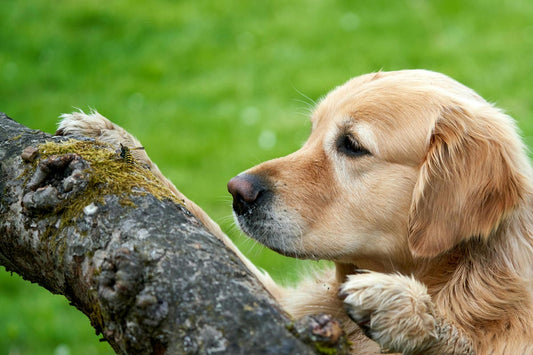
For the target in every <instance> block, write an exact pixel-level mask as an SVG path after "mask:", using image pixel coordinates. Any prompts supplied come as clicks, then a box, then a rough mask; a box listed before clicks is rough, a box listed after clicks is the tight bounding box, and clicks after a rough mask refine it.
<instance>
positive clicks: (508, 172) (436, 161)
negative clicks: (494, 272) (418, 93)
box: [408, 106, 527, 257]
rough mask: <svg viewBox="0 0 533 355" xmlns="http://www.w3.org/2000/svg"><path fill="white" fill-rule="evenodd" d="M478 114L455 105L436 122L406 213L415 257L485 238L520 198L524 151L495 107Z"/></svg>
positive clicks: (433, 254)
mask: <svg viewBox="0 0 533 355" xmlns="http://www.w3.org/2000/svg"><path fill="white" fill-rule="evenodd" d="M481 115H485V116H484V117H479V114H478V115H477V116H475V115H473V114H471V113H470V112H466V111H465V110H464V109H462V108H461V107H458V106H456V107H452V108H446V109H443V111H442V113H441V116H440V117H439V119H438V120H437V122H436V124H435V127H434V130H433V132H432V135H431V139H430V143H429V150H428V153H427V156H426V158H425V160H424V162H423V164H422V166H421V169H420V176H419V178H418V181H417V183H416V186H415V189H414V193H413V200H412V204H411V209H410V213H409V239H408V242H409V248H410V250H411V252H412V254H413V255H414V256H420V257H433V256H436V255H438V254H440V253H442V252H445V251H447V250H449V249H450V248H452V247H453V246H455V245H456V244H458V243H459V242H461V241H462V240H465V239H468V238H470V237H481V238H488V237H489V235H490V234H491V232H493V231H494V230H495V229H496V228H497V227H498V225H499V223H500V222H501V221H502V218H504V217H505V216H506V214H508V213H509V212H510V211H511V210H512V209H513V208H514V207H515V206H516V205H517V204H518V203H519V202H520V200H521V198H522V196H523V194H524V190H525V186H526V184H527V182H526V180H525V178H524V176H522V175H521V174H520V170H519V165H520V164H521V163H524V162H523V156H524V153H523V147H522V143H521V140H520V138H519V136H518V134H516V129H515V128H514V123H513V122H512V119H511V118H510V117H508V116H506V115H504V114H503V113H501V112H499V111H497V110H496V109H494V108H490V110H486V112H485V113H484V114H483V113H482V114H481ZM525 164H527V163H525Z"/></svg>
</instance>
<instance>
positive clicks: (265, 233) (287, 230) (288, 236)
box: [234, 213, 316, 259]
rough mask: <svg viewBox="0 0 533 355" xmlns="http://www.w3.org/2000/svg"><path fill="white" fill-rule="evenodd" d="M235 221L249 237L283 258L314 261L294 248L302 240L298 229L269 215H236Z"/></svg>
mask: <svg viewBox="0 0 533 355" xmlns="http://www.w3.org/2000/svg"><path fill="white" fill-rule="evenodd" d="M234 216H235V220H236V221H237V224H238V225H239V227H240V229H241V230H242V231H243V232H244V233H245V234H246V235H248V236H249V237H251V238H252V239H254V240H256V241H257V242H259V243H261V244H262V245H264V246H266V247H267V248H269V249H271V250H273V251H275V252H276V253H279V254H281V255H284V256H288V257H291V258H297V259H316V257H314V256H313V255H307V254H306V253H303V252H302V251H301V250H298V248H297V247H296V246H297V245H298V244H299V243H300V238H302V235H301V232H300V229H299V228H298V226H296V225H294V224H289V223H284V222H283V221H282V220H280V219H274V218H272V217H271V216H270V215H267V214H263V215H262V216H254V215H250V216H248V215H237V214H236V213H234Z"/></svg>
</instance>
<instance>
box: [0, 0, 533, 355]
mask: <svg viewBox="0 0 533 355" xmlns="http://www.w3.org/2000/svg"><path fill="white" fill-rule="evenodd" d="M0 13H1V14H2V16H1V20H0V111H4V112H6V113H7V114H8V115H9V116H11V117H13V118H14V119H16V120H17V121H19V122H21V123H23V124H26V125H27V126H29V127H31V128H36V129H41V130H43V131H47V132H53V131H54V130H55V127H56V123H57V120H58V115H59V114H60V113H64V112H70V111H72V110H74V109H76V108H80V109H83V110H89V109H90V108H95V109H97V110H98V111H99V112H100V113H102V114H104V115H105V116H107V117H109V118H111V119H112V120H113V121H115V122H116V123H118V124H120V125H122V126H123V127H125V128H126V129H128V130H129V131H130V132H132V133H134V134H135V135H136V136H137V137H138V138H139V139H140V140H141V142H143V144H144V146H145V147H146V150H147V151H148V153H149V155H150V156H151V158H152V159H153V160H154V161H155V162H156V163H157V164H158V165H159V166H160V168H161V170H162V171H163V173H164V174H166V175H167V176H168V177H169V178H170V179H171V180H172V181H173V182H174V183H175V184H176V185H177V186H178V187H179V188H180V189H181V190H182V191H183V192H184V193H185V194H186V195H187V196H188V197H190V198H191V199H192V200H194V201H196V202H197V203H198V204H199V205H200V206H202V207H203V208H204V209H205V210H206V211H207V212H208V213H209V214H210V215H211V216H212V217H213V218H214V219H215V220H216V221H218V222H219V223H220V224H221V225H222V226H223V228H224V229H225V230H226V231H227V232H228V233H229V234H230V235H231V237H232V238H233V239H234V240H236V242H237V243H238V245H239V246H240V248H241V249H242V250H243V251H244V252H245V253H246V254H247V255H248V256H249V257H250V258H251V259H252V260H253V261H254V262H256V263H257V264H259V265H260V266H261V267H263V268H265V269H267V270H268V271H269V272H270V273H271V274H272V275H273V276H274V277H275V278H276V279H277V280H280V281H284V282H290V281H291V280H295V279H296V278H297V277H298V275H300V274H301V273H302V272H303V271H302V269H306V268H308V267H315V264H316V263H309V262H307V263H306V262H299V261H294V260H291V259H287V258H283V257H281V256H277V255H275V254H274V253H272V252H269V251H267V250H265V249H264V248H262V247H260V246H258V245H257V244H255V243H254V242H251V241H250V240H248V239H246V238H244V237H242V236H241V235H240V234H239V232H238V231H237V229H236V228H235V227H234V225H233V222H232V218H231V209H230V204H231V200H230V198H229V195H228V193H227V192H226V182H227V181H228V180H229V179H230V178H231V177H232V176H234V175H236V174H237V173H238V172H240V171H242V170H245V169H246V168H248V167H250V166H252V165H255V164H257V163H259V162H261V161H263V160H266V159H270V158H273V157H277V156H281V155H285V154H287V153H289V152H291V151H293V150H295V149H297V148H298V147H300V146H301V144H302V143H303V141H304V140H305V138H306V136H307V134H308V132H309V129H310V124H309V122H308V118H307V116H308V112H309V110H310V107H312V105H313V101H316V100H319V99H320V97H321V96H323V95H324V94H326V93H327V92H328V91H329V90H330V89H332V88H333V87H335V86H337V85H340V84H342V83H343V82H344V81H346V80H348V79H349V78H350V77H352V76H356V75H359V74H362V73H367V72H372V71H377V70H380V69H382V70H396V69H404V68H426V69H431V70H436V71H441V72H444V73H446V74H448V75H450V76H452V77H454V78H456V79H458V80H459V81H461V82H463V83H465V84H466V85H468V86H470V87H472V88H474V89H475V90H477V91H478V92H479V93H480V94H481V95H482V96H484V97H485V98H486V99H488V100H489V101H492V102H495V103H497V104H498V105H499V106H501V107H503V108H505V109H506V110H507V112H508V113H509V114H511V115H512V116H513V117H515V118H516V119H517V120H518V124H519V126H520V127H521V129H522V131H523V136H524V138H525V140H526V142H527V144H528V145H529V146H532V145H533V120H532V114H533V107H532V103H533V100H532V95H533V81H532V80H531V73H532V64H533V2H531V1H528V0H523V1H520V0H517V1H502V0H498V1H496V0H484V1H481V0H479V1H467V0H446V1H422V0H412V1H403V0H399V1H390V0H374V1H302V0H291V1H287V0H271V1H236V0H217V1H205V0H195V1H170V0H168V1H163V0H157V1H133V0H132V1H124V0H106V1H96V0H88V1H80V0H63V1H48V0H31V1H20V0H2V1H0ZM0 238H1V236H0ZM104 353H111V348H110V347H109V345H108V344H106V343H100V342H99V341H98V337H97V336H96V335H95V334H94V331H93V330H92V328H91V327H90V325H89V321H88V319H87V318H86V317H85V316H84V315H82V314H81V313H79V312H78V311H77V310H75V309H74V308H73V307H70V306H68V304H67V301H65V300H64V299H63V298H62V297H59V296H53V295H51V294H49V293H48V292H47V291H46V290H44V289H41V288H40V287H38V286H36V285H32V284H30V283H28V282H25V281H23V280H21V279H20V278H19V277H18V276H16V275H10V274H9V273H7V272H5V270H4V269H3V268H0V354H61V355H64V354H104Z"/></svg>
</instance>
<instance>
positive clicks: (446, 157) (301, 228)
mask: <svg viewBox="0 0 533 355" xmlns="http://www.w3.org/2000/svg"><path fill="white" fill-rule="evenodd" d="M311 121H312V132H311V135H310V137H309V139H308V141H307V142H306V143H305V144H304V146H303V147H302V148H301V149H300V150H298V151H296V152H295V153H292V154H290V155H288V156H286V157H283V158H279V159H274V160H271V161H267V162H265V163H262V164H260V165H258V166H256V167H254V168H251V169H250V170H247V171H246V172H244V173H242V174H240V175H238V176H236V177H235V178H233V179H232V180H231V181H230V182H229V184H228V189H229V191H230V193H231V194H232V195H233V199H234V200H233V201H234V202H233V208H234V212H235V215H236V218H237V221H238V223H239V225H240V226H241V228H242V229H243V231H244V232H246V233H247V234H248V235H250V236H251V237H253V238H254V239H256V240H258V241H259V242H261V243H262V244H264V245H266V246H268V247H269V248H271V249H273V250H276V251H278V252H280V253H282V254H285V255H290V256H295V257H302V258H320V259H329V260H334V261H340V262H354V260H355V261H356V260H358V259H359V258H374V259H376V260H388V262H390V263H395V262H401V260H406V258H411V257H412V256H424V257H432V256H436V255H438V254H440V253H443V252H445V251H447V250H449V249H450V248H452V247H453V246H455V245H457V244H458V243H460V242H461V241H463V240H467V239H469V238H481V239H483V238H489V237H490V234H491V233H492V232H493V231H494V230H495V229H496V228H497V227H498V225H499V224H500V223H501V221H502V220H503V219H504V218H505V217H506V216H507V215H508V213H509V212H510V211H512V210H513V209H514V208H515V207H516V206H517V204H519V202H520V201H521V199H522V197H523V195H524V194H525V191H526V189H527V188H528V187H527V183H528V182H527V177H526V176H524V175H526V174H528V170H524V169H526V168H524V167H528V166H529V162H528V159H527V156H526V154H525V153H524V147H523V144H522V143H521V140H520V137H519V136H518V134H517V133H516V128H515V125H514V122H513V120H512V119H511V118H510V117H508V116H506V115H504V114H503V113H502V112H500V111H499V110H498V109H496V108H494V107H493V106H492V105H490V104H489V103H487V102H486V101H485V100H483V99H482V98H481V97H480V96H478V95H477V94H476V93H475V92H473V91H472V90H470V89H468V88H467V87H465V86H463V85H461V84H459V83H458V82H456V81H454V80H452V79H450V78H448V77H446V76H445V75H442V74H438V73H433V72H428V71H422V70H413V71H399V72H379V73H374V74H367V75H363V76H360V77H357V78H354V79H352V80H350V81H348V82H347V83H346V84H344V85H342V86H340V87H338V88H336V89H335V90H333V91H332V92H331V93H329V94H328V95H327V96H326V97H325V98H324V99H323V100H322V101H321V102H320V103H319V105H318V106H317V107H316V109H315V111H314V113H313V115H312V118H311Z"/></svg>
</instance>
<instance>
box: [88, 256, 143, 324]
mask: <svg viewBox="0 0 533 355" xmlns="http://www.w3.org/2000/svg"><path fill="white" fill-rule="evenodd" d="M143 268H144V265H143V261H142V260H141V257H140V255H138V254H137V253H134V252H132V251H131V250H129V249H128V248H126V247H123V248H120V249H118V250H117V251H115V252H114V253H113V254H112V255H111V256H109V257H107V258H105V259H104V261H103V263H102V270H101V273H100V275H99V276H98V279H97V281H98V283H99V285H98V294H99V296H100V297H101V298H102V299H103V300H104V301H106V303H107V305H108V306H109V311H110V312H112V313H114V314H122V313H123V312H124V311H126V310H127V309H128V308H129V307H130V306H131V305H132V303H133V302H134V301H135V296H136V295H137V294H138V293H139V291H140V290H141V289H142V286H143V280H142V272H143Z"/></svg>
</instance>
